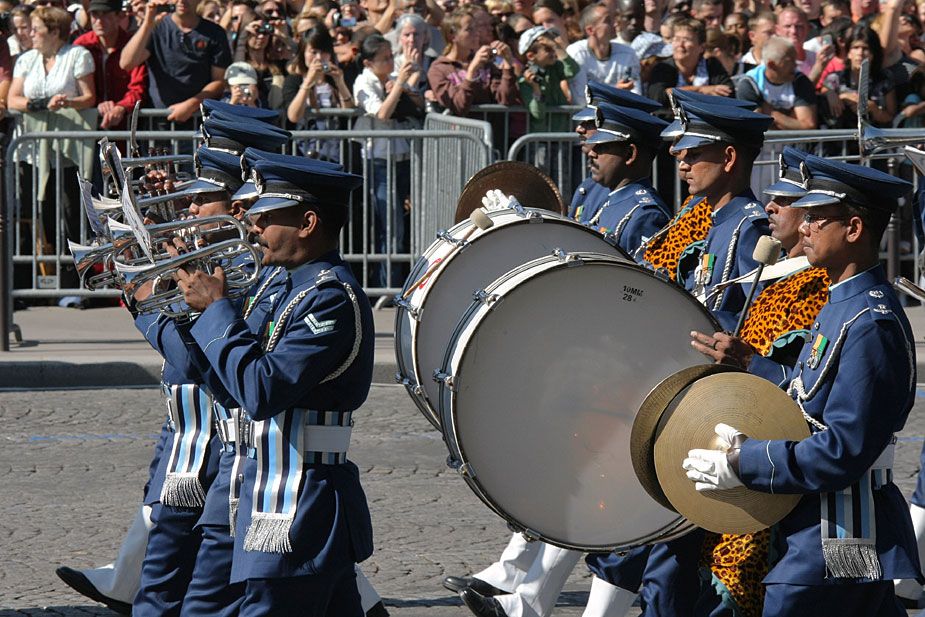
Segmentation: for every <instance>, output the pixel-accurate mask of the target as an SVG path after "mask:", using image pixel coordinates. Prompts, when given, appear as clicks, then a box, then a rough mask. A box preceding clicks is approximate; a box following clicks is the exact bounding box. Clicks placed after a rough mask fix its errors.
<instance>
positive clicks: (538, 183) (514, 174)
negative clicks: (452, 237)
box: [455, 161, 565, 223]
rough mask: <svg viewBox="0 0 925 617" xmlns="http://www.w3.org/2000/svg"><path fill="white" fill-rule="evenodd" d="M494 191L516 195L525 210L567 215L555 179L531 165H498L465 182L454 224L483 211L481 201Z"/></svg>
mask: <svg viewBox="0 0 925 617" xmlns="http://www.w3.org/2000/svg"><path fill="white" fill-rule="evenodd" d="M492 189H497V190H499V191H501V192H502V193H504V194H505V195H513V196H514V197H516V198H517V201H519V202H520V205H522V206H524V207H525V208H538V209H540V210H551V211H552V212H557V213H559V214H565V204H564V203H563V202H562V195H561V194H560V193H559V187H557V186H556V183H555V182H553V181H552V178H550V177H549V176H547V175H546V174H544V173H543V172H542V171H540V170H539V169H537V168H536V167H534V166H533V165H530V164H528V163H523V162H520V161H499V162H498V163H494V164H492V165H489V166H488V167H485V168H484V169H482V170H480V171H478V172H476V173H475V175H473V176H472V177H471V178H469V181H468V182H466V186H465V187H464V188H463V190H462V194H461V195H460V196H459V201H458V202H456V215H455V216H456V220H455V222H457V223H459V222H461V221H463V220H465V219H466V218H468V217H469V215H470V214H471V213H472V211H473V210H475V209H476V208H481V207H482V198H483V197H485V193H487V192H488V191H490V190H492Z"/></svg>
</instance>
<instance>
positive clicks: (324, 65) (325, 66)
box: [321, 62, 331, 73]
mask: <svg viewBox="0 0 925 617" xmlns="http://www.w3.org/2000/svg"><path fill="white" fill-rule="evenodd" d="M321 70H322V72H324V73H330V72H331V65H330V64H328V63H327V62H322V63H321Z"/></svg>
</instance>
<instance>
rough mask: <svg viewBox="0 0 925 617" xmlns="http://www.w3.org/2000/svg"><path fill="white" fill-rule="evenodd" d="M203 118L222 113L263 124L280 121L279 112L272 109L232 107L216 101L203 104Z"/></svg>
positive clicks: (245, 106)
mask: <svg viewBox="0 0 925 617" xmlns="http://www.w3.org/2000/svg"><path fill="white" fill-rule="evenodd" d="M202 109H203V112H204V113H203V114H202V115H203V118H208V117H210V116H211V115H212V114H213V113H214V112H222V113H225V114H231V115H232V116H238V117H240V118H246V119H248V120H260V121H261V122H270V123H274V122H276V121H277V120H279V112H278V111H274V110H272V109H261V108H259V107H250V106H249V105H232V104H231V103H225V102H223V101H217V100H215V99H206V100H204V101H203V102H202Z"/></svg>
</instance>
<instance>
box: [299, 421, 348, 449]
mask: <svg viewBox="0 0 925 617" xmlns="http://www.w3.org/2000/svg"><path fill="white" fill-rule="evenodd" d="M352 432H353V427H352V426H305V427H304V433H303V444H302V449H303V450H305V451H306V452H346V451H347V449H348V448H349V447H350V434H351V433H352Z"/></svg>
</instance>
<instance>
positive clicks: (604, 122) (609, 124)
mask: <svg viewBox="0 0 925 617" xmlns="http://www.w3.org/2000/svg"><path fill="white" fill-rule="evenodd" d="M595 114H596V116H595V124H596V126H597V131H595V133H594V135H592V136H590V137H589V138H588V141H587V143H588V144H589V145H592V144H603V143H609V142H613V141H635V142H641V141H649V140H652V141H654V142H655V143H656V145H657V144H658V143H659V139H658V137H659V134H660V133H661V132H662V130H664V128H665V127H666V126H668V123H667V122H665V121H664V120H662V119H661V118H656V117H655V116H653V115H652V114H650V113H647V112H645V111H641V110H639V109H633V108H632V107H619V106H617V105H611V104H610V103H601V104H599V105H598V106H597V109H596V111H595Z"/></svg>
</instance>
